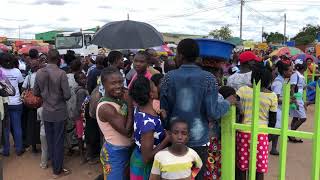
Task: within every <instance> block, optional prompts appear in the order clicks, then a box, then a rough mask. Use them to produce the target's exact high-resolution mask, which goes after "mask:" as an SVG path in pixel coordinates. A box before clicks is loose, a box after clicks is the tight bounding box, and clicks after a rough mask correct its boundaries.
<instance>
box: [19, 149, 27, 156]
mask: <svg viewBox="0 0 320 180" xmlns="http://www.w3.org/2000/svg"><path fill="white" fill-rule="evenodd" d="M25 152H26V150H24V149H23V150H22V151H20V152H17V156H21V155H22V154H24V153H25Z"/></svg>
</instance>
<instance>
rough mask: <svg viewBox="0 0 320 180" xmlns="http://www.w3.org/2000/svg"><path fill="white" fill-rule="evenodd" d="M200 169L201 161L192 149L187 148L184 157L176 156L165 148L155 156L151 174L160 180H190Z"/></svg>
mask: <svg viewBox="0 0 320 180" xmlns="http://www.w3.org/2000/svg"><path fill="white" fill-rule="evenodd" d="M201 167H202V161H201V159H200V157H199V155H198V154H197V153H196V152H195V151H194V150H193V149H191V148H188V152H187V153H186V154H185V155H183V156H176V155H174V154H172V153H171V152H170V151H169V150H168V148H166V149H164V150H162V151H160V152H158V153H157V154H156V155H155V157H154V161H153V166H152V170H151V174H152V176H154V175H158V176H160V177H161V179H175V180H190V179H192V177H194V176H195V175H196V174H194V172H198V171H199V170H200V169H201ZM191 173H193V174H192V175H191Z"/></svg>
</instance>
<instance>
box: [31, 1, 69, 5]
mask: <svg viewBox="0 0 320 180" xmlns="http://www.w3.org/2000/svg"><path fill="white" fill-rule="evenodd" d="M68 3H69V2H68V1H65V0H37V1H35V2H33V3H31V4H32V5H42V4H48V5H55V6H63V5H65V4H68Z"/></svg>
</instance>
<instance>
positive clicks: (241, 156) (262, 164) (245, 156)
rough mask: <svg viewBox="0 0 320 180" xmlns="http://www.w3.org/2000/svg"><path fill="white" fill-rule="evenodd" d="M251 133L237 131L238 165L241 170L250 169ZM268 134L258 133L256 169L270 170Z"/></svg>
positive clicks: (262, 171)
mask: <svg viewBox="0 0 320 180" xmlns="http://www.w3.org/2000/svg"><path fill="white" fill-rule="evenodd" d="M250 141H251V134H250V133H246V132H237V167H238V168H239V169H240V170H241V171H247V170H248V169H249V159H250V153H249V151H250ZM268 146H269V141H268V134H258V145H257V164H256V168H257V169H256V171H257V172H259V173H267V172H268Z"/></svg>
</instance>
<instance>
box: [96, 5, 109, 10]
mask: <svg viewBox="0 0 320 180" xmlns="http://www.w3.org/2000/svg"><path fill="white" fill-rule="evenodd" d="M97 8H100V9H112V7H111V6H108V5H101V6H98V7H97Z"/></svg>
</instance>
